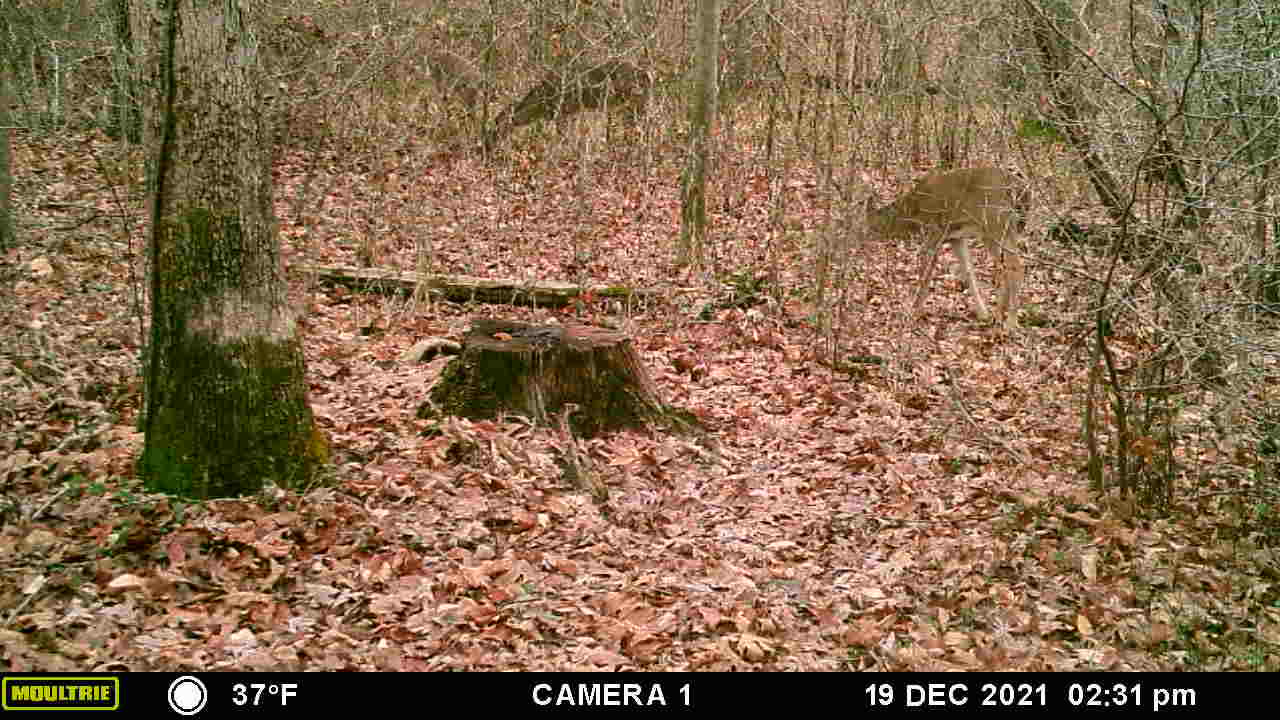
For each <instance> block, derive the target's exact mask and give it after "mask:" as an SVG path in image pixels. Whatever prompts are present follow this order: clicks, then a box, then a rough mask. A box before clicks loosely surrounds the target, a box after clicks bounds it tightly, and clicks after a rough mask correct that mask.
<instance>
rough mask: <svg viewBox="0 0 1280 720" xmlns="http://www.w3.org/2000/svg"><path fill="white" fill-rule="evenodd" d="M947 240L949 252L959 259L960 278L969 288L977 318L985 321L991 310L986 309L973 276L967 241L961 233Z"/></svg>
mask: <svg viewBox="0 0 1280 720" xmlns="http://www.w3.org/2000/svg"><path fill="white" fill-rule="evenodd" d="M949 242H950V243H951V252H953V253H955V255H956V258H957V259H958V260H959V261H960V280H961V281H962V282H963V283H964V284H965V285H967V286H968V288H969V294H970V295H971V296H972V297H973V304H974V307H975V308H976V309H977V311H978V319H979V320H982V321H983V322H986V321H988V320H990V319H991V311H990V310H988V309H987V304H986V303H985V302H983V300H982V291H981V290H979V289H978V281H977V279H976V278H974V276H973V261H972V260H970V259H969V242H968V241H967V240H966V239H965V237H964V236H963V235H955V236H952V237H951V238H950V240H949Z"/></svg>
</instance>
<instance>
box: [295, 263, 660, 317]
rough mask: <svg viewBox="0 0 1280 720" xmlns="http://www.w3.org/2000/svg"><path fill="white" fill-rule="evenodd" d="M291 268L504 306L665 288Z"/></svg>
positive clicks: (376, 288) (323, 277)
mask: <svg viewBox="0 0 1280 720" xmlns="http://www.w3.org/2000/svg"><path fill="white" fill-rule="evenodd" d="M293 270H294V271H295V272H300V273H303V274H307V275H312V276H314V277H316V278H317V279H319V280H320V281H321V282H325V283H330V284H335V285H343V286H346V287H349V288H351V289H353V290H359V291H372V292H388V293H404V294H411V293H413V292H415V291H416V290H417V289H418V287H419V286H421V287H424V288H425V289H426V290H427V291H428V292H430V293H432V294H434V295H437V296H439V297H442V298H444V299H445V300H450V301H453V302H482V303H498V304H505V305H535V306H538V307H563V306H564V305H568V304H569V303H570V302H573V301H574V300H575V299H577V298H579V297H582V296H584V295H587V294H590V295H592V296H594V297H596V298H598V299H604V298H609V299H622V300H628V299H632V300H655V299H658V298H661V297H666V296H667V294H668V292H664V291H659V290H650V289H634V288H628V287H622V286H610V287H582V286H581V285H573V284H571V283H565V282H559V281H556V280H538V281H533V282H522V281H520V280H514V279H504V278H496V279H495V278H479V277H471V276H469V275H426V274H423V273H416V272H411V271H407V270H406V271H402V270H383V269H379V268H359V267H347V266H341V265H299V266H295V267H294V268H293Z"/></svg>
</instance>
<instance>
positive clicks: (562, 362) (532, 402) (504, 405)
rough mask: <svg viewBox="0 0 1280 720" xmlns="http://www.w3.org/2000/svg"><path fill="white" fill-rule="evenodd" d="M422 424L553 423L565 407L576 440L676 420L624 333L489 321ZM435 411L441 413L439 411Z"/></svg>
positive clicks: (466, 345) (472, 335) (422, 412)
mask: <svg viewBox="0 0 1280 720" xmlns="http://www.w3.org/2000/svg"><path fill="white" fill-rule="evenodd" d="M431 401H432V402H431V403H427V404H424V405H423V406H422V407H421V408H419V410H418V415H419V416H421V417H429V416H431V415H434V414H435V413H436V412H437V411H439V412H443V413H446V414H450V415H457V416H460V417H466V418H470V419H473V420H480V419H489V418H494V417H496V416H497V415H498V414H500V413H503V412H509V413H515V414H519V415H523V416H525V417H528V418H532V419H533V420H534V421H535V422H539V423H549V421H551V420H552V419H554V418H555V417H557V416H558V415H559V414H560V413H561V411H562V410H563V408H564V406H565V405H567V404H569V403H573V404H575V405H577V406H578V407H579V411H577V412H576V413H575V414H574V415H573V416H572V418H571V420H570V425H571V427H572V428H573V431H574V432H575V433H576V434H579V435H584V436H592V435H596V434H599V433H601V432H607V431H612V430H618V429H622V428H628V427H639V426H642V425H644V424H646V423H648V422H652V421H656V420H662V419H664V418H666V417H668V413H667V410H666V408H664V407H663V405H662V403H661V402H659V400H658V393H657V388H656V387H655V386H654V384H653V381H652V380H651V379H650V378H649V376H648V374H647V373H646V372H645V370H644V366H643V365H642V364H641V362H640V356H639V355H638V354H637V353H636V351H635V349H634V348H633V347H632V346H631V341H630V340H629V339H628V338H627V336H625V335H623V334H622V333H619V332H616V331H613V330H606V329H603V328H595V327H588V326H573V327H561V326H558V325H542V326H539V325H529V324H527V323H520V322H515V321H506V320H497V319H490V318H484V319H479V320H476V321H475V322H474V323H473V324H472V327H471V330H470V331H469V332H468V333H467V335H466V337H465V338H464V340H463V349H462V354H461V355H460V356H458V357H457V358H456V359H454V360H453V362H451V363H450V364H449V365H448V366H447V367H446V368H445V370H444V372H443V374H442V375H441V377H440V380H439V382H438V383H437V384H436V386H435V387H434V388H432V391H431ZM432 403H434V407H432Z"/></svg>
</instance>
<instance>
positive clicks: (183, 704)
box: [169, 675, 209, 715]
mask: <svg viewBox="0 0 1280 720" xmlns="http://www.w3.org/2000/svg"><path fill="white" fill-rule="evenodd" d="M208 699H209V690H208V689H207V688H206V687H205V686H204V683H202V682H200V678H197V677H192V676H190V675H183V676H182V677H180V678H178V679H177V680H174V681H173V682H172V683H170V684H169V707H171V708H173V711H174V712H176V713H178V714H179V715H195V714H196V713H198V712H200V711H201V710H203V709H204V704H205V702H206V701H207V700H208Z"/></svg>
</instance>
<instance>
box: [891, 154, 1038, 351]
mask: <svg viewBox="0 0 1280 720" xmlns="http://www.w3.org/2000/svg"><path fill="white" fill-rule="evenodd" d="M1027 203H1028V192H1027V190H1026V188H1025V186H1024V185H1023V184H1022V183H1021V182H1020V181H1019V180H1018V179H1017V178H1016V177H1015V176H1014V175H1013V174H1012V173H1009V172H1007V171H1005V170H1001V169H999V168H994V167H974V168H967V169H964V170H951V171H937V172H934V173H931V174H929V175H926V176H925V177H924V178H923V179H921V180H920V181H919V182H918V183H916V185H915V187H913V188H912V189H911V190H910V191H908V192H906V193H904V194H903V195H901V196H899V197H898V198H897V199H896V200H894V201H893V202H891V203H889V204H888V205H885V206H884V207H880V208H875V207H873V206H872V204H871V200H870V199H868V201H867V214H866V231H867V232H869V233H871V234H875V235H880V236H882V237H889V238H908V239H913V240H917V241H920V242H922V243H923V245H922V247H921V250H920V268H919V273H918V275H919V283H920V284H919V286H918V288H917V290H916V294H915V302H914V311H915V313H916V314H919V312H920V309H921V307H922V306H923V304H924V300H925V298H926V297H927V296H928V294H929V284H930V281H931V280H932V279H933V272H934V270H935V268H936V267H937V264H938V256H939V255H940V254H942V246H943V244H944V243H946V244H948V245H950V247H951V251H952V253H953V254H955V256H956V259H957V260H958V261H959V263H960V279H961V281H962V282H964V284H965V285H967V286H968V289H969V294H970V296H971V297H972V298H973V304H974V306H975V309H976V311H977V315H978V319H979V320H981V321H983V322H989V321H991V319H992V318H991V312H990V311H989V310H988V309H987V304H986V302H984V301H983V299H982V292H981V291H980V290H979V289H978V283H977V280H976V279H975V278H974V273H973V262H972V259H971V258H970V255H969V243H970V241H971V240H974V239H977V238H980V239H981V240H982V242H983V244H984V245H985V246H986V249H987V252H988V253H989V254H990V255H991V257H992V258H993V259H994V260H995V263H996V275H997V278H998V283H999V288H1000V289H999V293H998V301H997V312H998V315H999V317H1000V320H1001V321H1002V324H1003V326H1004V328H1006V329H1013V328H1015V327H1017V324H1018V313H1017V301H1018V290H1019V288H1020V286H1021V284H1022V280H1023V273H1024V265H1023V261H1022V256H1021V255H1020V254H1019V252H1018V250H1019V246H1020V242H1018V239H1019V238H1020V237H1021V235H1022V232H1023V229H1024V227H1025V216H1026V211H1027Z"/></svg>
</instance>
